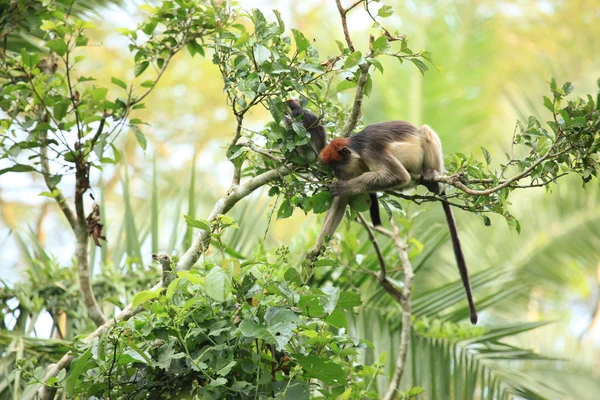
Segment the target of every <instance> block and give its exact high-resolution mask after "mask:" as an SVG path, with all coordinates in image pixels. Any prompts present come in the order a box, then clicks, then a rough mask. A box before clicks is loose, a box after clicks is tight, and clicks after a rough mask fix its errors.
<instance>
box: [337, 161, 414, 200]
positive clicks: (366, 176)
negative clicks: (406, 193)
mask: <svg viewBox="0 0 600 400" xmlns="http://www.w3.org/2000/svg"><path fill="white" fill-rule="evenodd" d="M386 158H387V160H385V159H384V162H383V163H379V165H377V166H376V169H373V170H371V171H368V172H365V173H363V174H362V175H360V176H357V177H356V178H353V179H350V180H349V181H335V182H333V184H332V185H331V190H332V192H333V194H334V195H340V194H343V193H350V194H358V193H366V192H377V191H384V190H387V189H391V188H395V187H398V186H405V185H408V184H409V183H410V179H411V178H410V174H409V173H408V171H407V170H406V168H404V166H403V165H402V164H400V162H398V160H396V159H395V158H393V157H390V156H387V157H386Z"/></svg>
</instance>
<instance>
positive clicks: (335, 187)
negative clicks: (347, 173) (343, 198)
mask: <svg viewBox="0 0 600 400" xmlns="http://www.w3.org/2000/svg"><path fill="white" fill-rule="evenodd" d="M329 191H330V192H331V195H332V196H340V195H342V194H346V193H349V192H350V185H348V183H347V182H345V181H340V180H337V181H334V182H332V183H331V185H329Z"/></svg>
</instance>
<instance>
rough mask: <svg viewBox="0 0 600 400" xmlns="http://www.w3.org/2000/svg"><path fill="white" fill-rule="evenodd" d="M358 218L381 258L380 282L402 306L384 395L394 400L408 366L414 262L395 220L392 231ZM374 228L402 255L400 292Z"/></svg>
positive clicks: (360, 216)
mask: <svg viewBox="0 0 600 400" xmlns="http://www.w3.org/2000/svg"><path fill="white" fill-rule="evenodd" d="M358 218H359V219H360V222H361V223H362V224H363V225H364V227H365V228H366V230H367V233H368V235H369V240H370V241H371V243H373V247H374V248H375V252H376V253H377V258H378V259H379V267H380V271H379V274H378V279H379V284H380V285H381V286H382V287H383V288H384V289H385V291H386V292H388V293H389V294H390V295H391V296H392V297H393V298H394V300H396V302H398V303H399V304H400V306H401V307H402V331H401V333H400V346H399V348H398V356H397V359H396V366H395V367H394V375H393V376H392V379H391V381H390V383H389V386H388V389H387V391H386V393H385V395H384V397H383V399H384V400H392V399H394V398H395V397H396V394H397V393H398V388H399V387H400V381H401V380H402V375H403V374H404V368H405V366H406V356H407V354H408V346H409V344H410V329H411V321H410V318H411V314H412V310H411V294H412V284H413V280H414V273H413V269H412V264H411V263H410V260H409V258H408V246H407V245H406V244H405V243H404V241H403V240H402V238H400V235H399V233H398V227H397V226H396V225H395V224H394V221H393V220H392V226H393V228H394V231H393V232H392V231H388V230H387V229H384V228H382V227H381V226H376V227H372V226H371V225H370V224H369V223H368V222H367V221H366V220H365V219H364V217H363V216H362V215H361V214H358ZM373 229H375V230H376V231H377V232H379V233H382V234H384V235H386V236H388V237H389V238H391V239H392V240H393V241H394V244H395V246H396V249H397V250H398V254H399V255H400V262H401V264H402V270H403V272H404V287H403V288H402V292H400V291H399V290H398V288H397V287H396V286H395V285H394V284H393V283H392V282H391V281H390V280H389V279H388V278H387V268H386V265H385V260H384V258H383V255H382V253H381V250H380V248H379V244H378V243H377V239H375V235H373Z"/></svg>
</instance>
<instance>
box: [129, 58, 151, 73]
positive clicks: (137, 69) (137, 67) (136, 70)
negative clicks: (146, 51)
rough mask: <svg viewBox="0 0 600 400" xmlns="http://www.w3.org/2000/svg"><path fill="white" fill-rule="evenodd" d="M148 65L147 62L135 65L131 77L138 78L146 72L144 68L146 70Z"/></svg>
mask: <svg viewBox="0 0 600 400" xmlns="http://www.w3.org/2000/svg"><path fill="white" fill-rule="evenodd" d="M148 65H150V63H149V62H148V61H144V62H141V63H139V64H135V67H133V75H134V76H135V77H138V76H140V75H141V74H142V73H143V72H144V71H145V70H146V68H148Z"/></svg>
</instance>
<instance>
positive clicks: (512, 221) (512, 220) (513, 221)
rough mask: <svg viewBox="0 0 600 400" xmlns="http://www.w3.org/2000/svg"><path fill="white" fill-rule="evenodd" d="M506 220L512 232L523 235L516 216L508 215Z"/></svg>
mask: <svg viewBox="0 0 600 400" xmlns="http://www.w3.org/2000/svg"><path fill="white" fill-rule="evenodd" d="M505 218H506V222H507V223H508V227H509V228H510V229H511V230H513V231H517V233H521V224H520V223H519V221H518V220H517V219H516V218H515V217H514V216H512V215H506V216H505Z"/></svg>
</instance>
